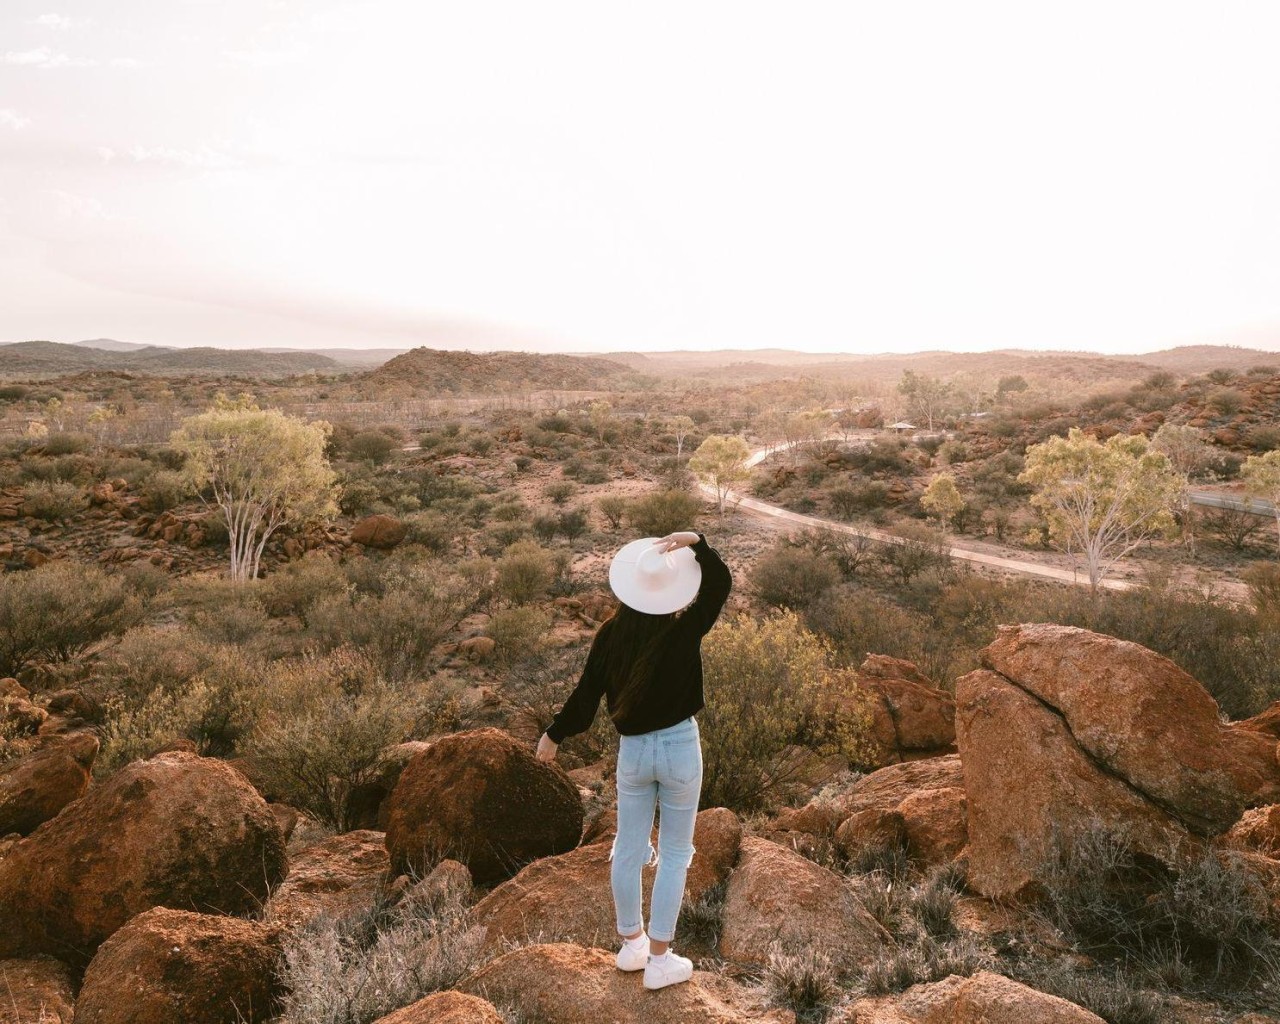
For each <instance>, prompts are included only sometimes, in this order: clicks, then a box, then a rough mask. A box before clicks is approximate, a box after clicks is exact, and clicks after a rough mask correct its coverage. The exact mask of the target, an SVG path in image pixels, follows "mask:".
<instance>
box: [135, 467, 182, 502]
mask: <svg viewBox="0 0 1280 1024" xmlns="http://www.w3.org/2000/svg"><path fill="white" fill-rule="evenodd" d="M139 494H140V496H141V498H142V503H143V504H144V505H146V507H147V508H148V509H150V510H151V511H152V512H165V511H168V510H169V509H171V508H177V507H178V506H179V505H181V504H182V503H183V502H184V501H188V500H190V499H191V498H193V497H195V495H194V494H192V493H191V488H190V486H189V485H188V483H187V480H186V477H184V476H183V475H182V474H181V473H176V472H174V471H173V470H168V469H159V470H156V471H155V472H154V473H152V474H151V475H150V476H148V477H147V478H146V480H145V481H143V483H142V486H141V488H140V489H139Z"/></svg>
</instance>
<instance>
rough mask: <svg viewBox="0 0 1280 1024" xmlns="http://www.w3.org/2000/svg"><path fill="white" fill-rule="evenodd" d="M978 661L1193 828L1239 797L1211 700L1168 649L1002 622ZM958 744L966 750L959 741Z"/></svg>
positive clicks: (1212, 823) (1103, 765)
mask: <svg viewBox="0 0 1280 1024" xmlns="http://www.w3.org/2000/svg"><path fill="white" fill-rule="evenodd" d="M981 658H982V664H983V665H984V666H986V668H988V669H990V670H991V671H993V672H997V673H999V674H1000V676H1002V677H1003V678H1004V679H1005V680H1007V681H1008V682H1009V683H1012V684H1013V685H1015V686H1017V687H1018V688H1020V689H1021V690H1023V691H1024V692H1025V693H1027V694H1030V695H1031V696H1032V697H1034V698H1035V699H1036V700H1038V701H1040V702H1041V703H1042V704H1044V705H1045V706H1046V707H1047V708H1050V709H1052V711H1053V713H1054V714H1056V715H1057V716H1058V717H1059V718H1060V719H1061V720H1062V722H1063V724H1064V725H1065V727H1066V729H1067V730H1068V732H1069V733H1070V737H1071V739H1072V740H1073V741H1074V743H1075V744H1076V745H1077V746H1078V747H1079V748H1080V750H1081V752H1082V753H1083V754H1084V755H1086V756H1087V757H1088V758H1089V759H1090V760H1091V761H1093V762H1094V763H1096V764H1097V766H1098V767H1099V769H1100V770H1102V771H1104V772H1107V773H1109V774H1111V775H1113V776H1115V777H1117V778H1120V779H1123V780H1124V782H1125V783H1126V784H1127V785H1128V786H1130V787H1131V788H1132V789H1133V790H1135V791H1136V792H1137V793H1138V794H1140V795H1141V796H1142V797H1143V799H1145V800H1146V801H1148V802H1150V803H1151V804H1154V805H1155V806H1156V807H1159V808H1161V809H1162V810H1164V811H1166V812H1167V813H1168V814H1170V815H1171V816H1173V817H1174V818H1176V819H1178V820H1179V821H1180V822H1181V823H1182V824H1184V825H1185V826H1186V827H1187V828H1188V829H1190V830H1191V831H1192V832H1195V833H1197V834H1198V835H1204V836H1214V835H1219V834H1220V833H1222V832H1225V831H1226V830H1227V829H1229V828H1230V827H1231V826H1232V825H1234V824H1235V823H1236V821H1238V820H1239V818H1240V814H1241V812H1242V811H1243V810H1244V801H1243V799H1242V797H1241V794H1240V792H1239V790H1238V788H1237V785H1236V783H1235V780H1234V779H1233V777H1232V774H1231V772H1230V771H1229V769H1228V764H1229V762H1230V760H1231V756H1230V753H1229V751H1228V750H1227V748H1226V745H1225V743H1224V740H1223V735H1222V733H1223V730H1222V726H1221V724H1220V721H1219V717H1218V705H1217V704H1216V703H1214V700H1213V698H1212V697H1210V696H1209V694H1208V693H1207V692H1206V691H1205V689H1204V687H1202V686H1201V685H1200V684H1199V683H1198V682H1196V680H1195V679H1193V678H1192V677H1191V676H1189V675H1188V674H1187V673H1186V672H1183V671H1182V669H1180V668H1178V666H1177V665H1175V664H1174V663H1173V662H1171V661H1170V660H1169V659H1168V658H1164V657H1161V656H1160V655H1158V654H1156V653H1155V652H1153V651H1149V650H1147V648H1145V647H1142V646H1140V645H1138V644H1135V643H1129V642H1128V641H1125V640H1117V639H1115V638H1114V637H1109V636H1103V635H1102V634H1100V633H1093V632H1090V631H1089V630H1086V629H1077V628H1075V627H1073V626H1057V625H1052V624H1045V623H1040V624H1035V625H1023V626H1001V627H1000V629H999V630H998V632H997V634H996V639H995V640H994V641H993V642H992V643H991V644H989V645H988V646H987V647H985V648H984V649H983V650H982V653H981ZM962 752H963V751H962Z"/></svg>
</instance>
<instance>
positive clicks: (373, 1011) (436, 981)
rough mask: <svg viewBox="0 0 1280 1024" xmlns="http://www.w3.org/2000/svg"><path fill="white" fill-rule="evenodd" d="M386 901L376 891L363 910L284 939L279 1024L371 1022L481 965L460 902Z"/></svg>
mask: <svg viewBox="0 0 1280 1024" xmlns="http://www.w3.org/2000/svg"><path fill="white" fill-rule="evenodd" d="M389 899H390V898H389V896H388V895H387V894H385V893H380V894H378V896H377V897H376V898H375V901H374V903H373V905H372V906H370V907H368V908H367V909H365V910H363V911H358V912H356V913H353V914H349V915H346V916H342V917H334V916H331V915H322V916H320V917H319V918H316V919H314V920H313V921H311V922H310V923H308V924H306V925H304V926H303V927H302V928H299V929H298V930H296V931H295V932H293V933H291V934H290V936H289V937H288V938H287V939H286V941H285V945H284V951H283V955H282V957H281V968H280V978H281V981H282V982H283V987H284V989H285V992H286V995H285V997H284V1001H283V1005H282V1007H281V1015H280V1017H279V1021H280V1024H371V1022H372V1021H375V1020H377V1019H378V1018H380V1017H384V1016H386V1015H387V1014H389V1013H392V1012H393V1011H395V1010H397V1009H399V1008H401V1007H404V1006H408V1005H409V1004H410V1003H413V1002H416V1001H417V1000H419V999H422V998H424V997H425V996H428V995H430V994H431V993H432V992H438V991H442V990H444V989H449V988H453V987H454V986H455V985H456V984H457V983H458V982H459V981H460V980H461V979H462V978H463V977H465V976H466V975H468V974H470V973H471V972H472V971H474V970H475V969H477V968H478V967H479V966H480V965H481V964H482V963H483V962H484V954H483V952H482V950H483V944H484V934H485V929H484V928H483V927H482V926H479V925H475V924H474V923H473V922H471V920H470V917H469V914H468V908H467V905H466V897H465V896H463V895H453V896H450V897H449V898H447V899H444V900H441V901H439V902H437V903H436V904H434V905H431V906H424V905H423V904H422V903H421V902H419V901H413V900H405V901H403V902H401V903H399V904H395V905H393V904H391V903H390V901H389Z"/></svg>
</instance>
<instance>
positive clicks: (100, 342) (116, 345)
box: [71, 338, 169, 352]
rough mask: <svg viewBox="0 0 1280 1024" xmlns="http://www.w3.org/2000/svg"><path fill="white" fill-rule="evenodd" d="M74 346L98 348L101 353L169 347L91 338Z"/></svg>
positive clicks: (75, 342) (74, 342)
mask: <svg viewBox="0 0 1280 1024" xmlns="http://www.w3.org/2000/svg"><path fill="white" fill-rule="evenodd" d="M71 344H73V345H81V346H83V347H85V348H96V349H98V350H99V351H100V352H139V351H141V350H142V349H144V348H168V347H169V346H167V345H147V344H144V343H143V342H140V341H116V340H115V339H114V338H90V339H89V340H88V341H73V342H72V343H71Z"/></svg>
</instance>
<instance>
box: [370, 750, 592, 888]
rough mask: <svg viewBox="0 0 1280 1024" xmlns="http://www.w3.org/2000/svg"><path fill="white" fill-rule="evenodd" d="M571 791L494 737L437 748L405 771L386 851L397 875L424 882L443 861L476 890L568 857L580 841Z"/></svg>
mask: <svg viewBox="0 0 1280 1024" xmlns="http://www.w3.org/2000/svg"><path fill="white" fill-rule="evenodd" d="M582 822H583V808H582V797H581V795H580V794H579V793H578V787H577V786H575V785H574V784H573V782H572V781H571V780H570V779H569V778H568V776H566V775H565V773H564V770H563V769H561V768H560V767H559V766H557V765H552V764H546V763H544V762H542V761H539V760H537V758H535V757H534V756H533V751H532V750H530V749H529V747H528V746H527V745H526V744H523V743H518V742H517V741H516V740H515V739H513V738H512V737H511V736H510V735H509V734H508V733H505V732H503V731H502V730H501V729H474V730H471V731H469V732H461V733H455V734H453V735H452V736H445V737H442V738H441V739H438V740H436V741H435V742H434V743H432V744H431V746H430V747H428V748H427V749H426V750H423V751H420V752H419V753H417V754H415V755H414V756H413V757H412V758H411V759H410V761H409V763H408V764H407V765H406V766H405V768H404V771H403V772H402V773H401V775H400V779H399V781H398V782H397V783H396V788H395V790H394V791H393V792H392V794H391V797H390V799H389V801H388V804H387V850H388V852H389V853H390V854H391V864H392V868H393V869H394V870H395V871H397V872H406V871H416V872H418V873H419V874H425V873H426V872H427V871H429V870H430V869H431V868H432V867H433V866H434V865H435V864H436V863H437V862H438V861H440V860H442V859H444V858H445V857H450V858H453V859H454V860H458V861H461V862H462V863H463V864H465V865H466V866H467V867H468V868H469V869H470V870H471V874H472V877H473V878H474V879H475V881H476V882H477V883H486V882H493V881H498V880H500V879H504V878H509V877H511V876H512V875H514V874H515V873H516V872H517V871H519V870H520V868H522V867H523V866H524V865H525V864H528V863H529V862H530V861H533V860H537V859H538V858H539V857H549V856H554V855H555V854H558V853H564V852H565V851H567V850H572V849H573V848H574V847H576V846H577V845H578V841H579V839H580V838H581V836H582Z"/></svg>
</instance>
